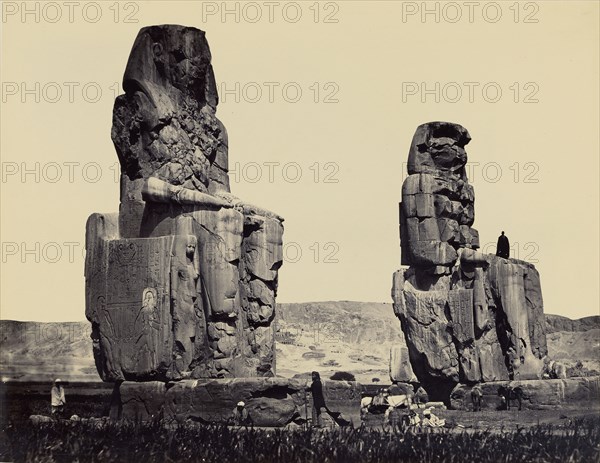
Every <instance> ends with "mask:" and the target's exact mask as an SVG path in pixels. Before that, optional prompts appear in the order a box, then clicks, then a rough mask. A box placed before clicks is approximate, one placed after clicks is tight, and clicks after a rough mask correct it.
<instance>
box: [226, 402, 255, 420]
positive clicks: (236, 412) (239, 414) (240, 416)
mask: <svg viewBox="0 0 600 463" xmlns="http://www.w3.org/2000/svg"><path fill="white" fill-rule="evenodd" d="M229 424H231V425H233V426H252V424H253V423H252V418H251V417H250V414H249V413H248V410H246V404H245V403H244V402H243V401H239V402H238V403H237V405H236V407H235V408H234V409H233V411H232V412H231V417H230V418H229Z"/></svg>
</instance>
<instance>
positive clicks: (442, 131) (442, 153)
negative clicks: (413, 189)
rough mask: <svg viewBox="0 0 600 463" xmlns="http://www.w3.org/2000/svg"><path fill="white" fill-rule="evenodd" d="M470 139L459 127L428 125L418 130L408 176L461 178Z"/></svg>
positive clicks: (409, 158) (415, 135) (411, 150)
mask: <svg viewBox="0 0 600 463" xmlns="http://www.w3.org/2000/svg"><path fill="white" fill-rule="evenodd" d="M470 141H471V136H470V135H469V132H467V129H465V128H464V127H463V126H462V125H459V124H454V123H451V122H428V123H426V124H422V125H420V126H419V127H417V130H416V132H415V134H414V136H413V139H412V143H411V146H410V152H409V154H408V173H409V174H420V173H428V174H433V175H441V176H448V177H451V176H458V177H462V174H463V172H464V166H465V164H466V163H467V153H466V151H465V149H464V148H465V145H466V144H467V143H469V142H470Z"/></svg>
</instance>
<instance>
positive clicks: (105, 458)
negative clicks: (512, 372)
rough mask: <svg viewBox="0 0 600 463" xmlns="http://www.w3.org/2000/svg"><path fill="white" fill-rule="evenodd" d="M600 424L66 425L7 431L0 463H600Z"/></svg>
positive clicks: (21, 426) (594, 421)
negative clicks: (393, 427)
mask: <svg viewBox="0 0 600 463" xmlns="http://www.w3.org/2000/svg"><path fill="white" fill-rule="evenodd" d="M599 445H600V420H599V419H598V418H595V419H590V418H588V419H578V420H574V421H572V422H570V423H569V424H568V425H567V426H563V427H561V428H555V427H552V426H547V425H540V426H534V427H529V428H523V429H520V430H516V431H514V430H513V431H509V432H503V431H480V430H461V431H456V430H448V429H441V430H436V431H429V432H426V431H408V432H406V433H400V432H397V431H396V432H394V431H390V432H383V431H382V430H381V429H378V428H367V427H360V428H355V429H352V428H337V429H332V430H311V429H307V430H305V429H296V430H289V429H270V430H265V429H244V428H237V429H236V428H228V427H225V426H202V425H199V424H194V423H185V424H178V425H165V424H163V423H160V422H153V423H126V422H120V423H117V422H109V421H83V422H82V421H79V422H77V421H68V420H66V421H59V422H50V423H39V424H36V425H33V424H31V423H21V424H15V425H8V426H7V427H6V428H5V430H4V432H3V433H2V440H1V443H0V460H1V461H16V462H72V461H79V462H87V461H90V462H144V463H152V462H167V461H168V462H172V461H203V462H237V461H243V462H286V463H287V462H290V463H291V462H396V461H400V462H403V461H405V462H423V463H427V462H457V463H459V462H460V463H463V462H513V461H514V462H517V461H518V462H561V463H562V462H597V461H598V460H599V458H600V448H599Z"/></svg>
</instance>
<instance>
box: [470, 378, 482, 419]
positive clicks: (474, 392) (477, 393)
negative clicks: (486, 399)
mask: <svg viewBox="0 0 600 463" xmlns="http://www.w3.org/2000/svg"><path fill="white" fill-rule="evenodd" d="M482 399H483V392H482V390H481V387H480V386H479V384H476V385H475V386H473V389H471V402H472V403H473V411H474V412H480V411H481V402H482Z"/></svg>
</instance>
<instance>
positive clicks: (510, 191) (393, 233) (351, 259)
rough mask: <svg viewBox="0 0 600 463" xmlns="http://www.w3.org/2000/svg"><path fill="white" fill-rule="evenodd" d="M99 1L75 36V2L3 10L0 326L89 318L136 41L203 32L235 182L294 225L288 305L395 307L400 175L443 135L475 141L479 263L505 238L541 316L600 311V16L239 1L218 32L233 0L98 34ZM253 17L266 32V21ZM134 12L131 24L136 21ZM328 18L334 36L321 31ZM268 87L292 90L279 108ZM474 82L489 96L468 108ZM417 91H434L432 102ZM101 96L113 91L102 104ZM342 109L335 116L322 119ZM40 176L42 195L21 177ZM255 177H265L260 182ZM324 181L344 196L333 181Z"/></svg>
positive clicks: (288, 231)
mask: <svg viewBox="0 0 600 463" xmlns="http://www.w3.org/2000/svg"><path fill="white" fill-rule="evenodd" d="M90 3H91V2H85V1H84V2H80V6H78V7H76V8H75V10H74V12H73V13H74V14H73V22H69V10H68V7H67V6H65V5H64V3H63V2H57V3H56V4H58V5H59V7H60V8H61V11H57V10H56V9H53V8H55V7H53V6H52V7H49V6H47V4H46V2H31V3H29V4H28V5H30V7H31V8H32V9H33V11H35V8H39V10H38V11H39V17H37V18H36V16H35V14H33V13H32V14H29V15H27V16H25V18H22V17H21V11H20V8H21V2H4V4H3V13H5V16H4V17H3V20H2V24H1V25H2V57H1V81H2V86H3V87H2V99H3V100H2V111H1V117H2V120H1V157H2V176H3V177H2V183H1V190H2V191H1V193H2V195H1V196H2V198H1V219H2V220H1V221H2V223H1V241H2V246H3V248H2V273H1V305H0V310H1V313H0V318H2V319H16V320H38V321H66V320H83V319H84V279H83V265H84V259H83V253H82V250H83V247H84V234H85V221H86V219H87V217H88V216H89V215H90V214H91V213H93V212H111V211H117V210H118V202H119V187H118V183H116V182H115V178H114V173H115V172H114V169H115V166H116V162H117V157H116V153H115V150H114V147H113V145H112V142H111V139H110V126H111V113H112V105H113V100H114V96H115V89H116V87H115V86H114V84H115V83H117V82H118V83H120V81H121V78H122V75H123V71H124V69H125V64H126V62H127V57H128V55H129V51H130V49H131V46H132V44H133V41H134V39H135V36H136V34H137V32H138V30H139V29H140V28H141V27H143V26H146V25H152V24H160V23H177V24H185V25H189V26H195V27H198V28H200V29H202V30H205V31H206V32H207V38H208V40H209V43H210V47H211V50H212V54H213V66H214V69H215V73H216V78H217V81H218V82H219V83H224V85H226V86H227V88H229V89H232V90H233V91H234V93H235V83H236V82H239V83H240V91H239V92H238V93H237V96H238V97H239V101H237V102H236V101H235V96H236V95H234V94H228V95H223V94H222V95H221V104H220V105H219V109H218V116H219V118H220V119H221V120H222V121H223V122H224V124H225V125H226V126H227V128H228V131H229V139H230V151H229V160H230V167H231V168H232V169H234V168H235V166H236V163H239V164H238V166H240V167H245V168H244V169H241V168H240V169H239V170H242V171H243V172H245V173H246V174H247V177H246V178H245V179H244V178H241V176H240V177H239V178H238V179H237V181H236V178H235V177H234V176H233V175H232V176H231V178H232V182H231V185H232V192H233V193H235V194H236V195H238V196H240V197H242V198H244V199H245V200H247V201H250V202H254V203H256V204H259V205H262V206H264V207H266V208H269V209H271V210H274V211H277V212H279V213H280V214H281V215H283V216H284V217H285V218H286V221H285V234H284V242H285V243H286V248H285V249H286V255H287V261H286V262H285V263H284V266H283V267H282V269H281V271H280V287H279V294H278V301H279V302H302V301H321V300H357V301H376V302H391V298H390V286H391V278H392V272H393V271H394V270H396V269H398V268H399V266H400V247H399V233H398V202H399V201H400V188H401V185H402V181H403V179H404V176H405V175H406V172H405V169H403V163H405V162H406V159H407V154H408V148H409V145H410V141H411V138H412V135H413V133H414V131H415V128H416V127H417V126H418V125H419V124H421V123H423V122H427V121H432V120H447V121H452V122H458V123H460V124H462V125H464V126H465V127H466V128H467V129H468V130H469V132H470V133H471V136H472V138H473V141H472V142H471V143H470V144H469V145H468V146H467V152H468V156H469V162H470V163H471V171H470V181H471V183H472V184H473V186H474V188H475V194H476V202H475V217H476V218H475V225H474V227H475V228H477V229H478V230H479V232H480V237H481V242H482V245H483V246H484V248H485V246H486V244H487V246H488V247H487V249H486V250H487V251H489V252H494V251H495V247H494V246H495V241H496V238H497V236H498V234H499V232H500V231H501V230H505V231H506V234H507V235H508V237H509V238H510V240H511V242H512V244H513V246H514V247H513V253H512V255H513V256H514V257H519V258H521V259H526V260H529V261H533V262H535V265H536V267H537V268H538V270H539V271H540V274H541V282H542V291H543V296H544V303H545V304H544V305H545V311H546V313H554V314H560V315H565V316H568V317H571V318H579V317H582V316H588V315H597V314H598V313H599V289H598V287H599V285H598V282H599V261H600V259H599V239H598V238H599V209H600V208H599V182H598V174H599V161H598V158H599V136H598V127H599V125H600V124H599V122H600V121H599V95H598V88H599V85H598V80H599V79H598V77H599V61H598V59H599V48H598V47H599V45H598V44H599V42H600V40H599V26H598V14H599V10H598V8H599V7H598V5H599V3H598V2H596V1H590V2H572V1H569V2H562V1H540V2H529V3H527V2H522V3H519V4H518V8H515V7H514V6H513V5H514V2H512V1H511V2H500V3H498V4H494V5H491V6H490V4H491V3H493V2H480V5H481V6H480V7H477V8H476V9H475V11H474V14H473V18H472V22H470V20H469V10H468V7H467V6H466V5H464V2H456V3H454V4H453V5H458V6H459V8H460V9H461V11H457V10H456V8H455V7H454V6H452V5H451V6H448V4H446V3H444V2H431V3H429V4H428V7H429V8H431V9H432V10H435V8H439V14H440V17H439V21H438V22H436V18H435V16H434V14H429V15H427V16H425V18H424V19H423V18H422V17H421V15H420V13H421V12H420V11H417V12H416V14H414V15H407V13H409V12H412V11H414V8H417V9H420V7H421V2H391V1H388V2H379V1H369V2H366V1H351V2H350V1H349V2H329V3H327V2H322V3H318V4H316V6H315V3H314V2H312V1H311V2H299V3H297V4H292V3H293V2H278V3H279V5H278V6H276V7H275V10H274V15H273V22H269V6H268V4H265V2H256V3H254V4H252V5H251V6H248V5H247V4H245V3H237V4H236V3H235V2H229V3H228V6H229V8H231V9H235V8H236V5H238V6H237V8H239V11H240V15H239V18H238V21H236V18H235V16H234V15H233V14H230V15H228V16H226V17H225V18H224V21H223V18H221V16H220V11H219V12H217V14H215V15H211V16H206V15H205V17H203V10H204V13H207V12H211V11H214V9H215V8H216V9H219V10H220V8H221V2H163V1H152V2H129V3H127V2H121V3H120V4H119V5H118V6H119V8H118V9H117V8H115V6H114V5H115V3H114V2H113V1H110V2H99V3H98V5H100V10H99V12H100V13H101V17H100V18H99V20H98V21H97V22H95V23H92V22H91V20H93V19H94V18H95V16H96V15H97V14H98V11H96V10H95V7H94V6H93V5H92V6H89V4H90ZM35 5H38V6H37V7H36V6H35ZM436 5H437V6H436ZM495 5H499V10H498V9H497V7H496V6H495ZM84 6H85V7H86V10H85V16H84V15H83V12H82V9H83V7H84ZM284 7H285V16H284V13H283V9H284ZM484 7H485V13H484V11H483V9H484ZM14 8H18V9H19V11H17V12H16V14H14V15H13V14H10V13H12V12H13V11H14ZM111 8H112V9H111ZM257 8H258V9H260V12H261V13H262V17H261V18H260V19H259V20H258V21H257V22H255V23H253V22H251V21H252V20H253V19H255V17H256V14H257V12H258V9H257ZM511 8H512V9H511ZM403 9H404V13H405V15H404V17H403ZM298 11H300V12H301V14H302V16H301V18H300V19H299V20H298V21H297V22H295V23H293V22H291V21H292V20H293V19H294V16H295V15H296V14H297V13H298ZM316 11H318V12H319V17H318V21H317V22H315V12H316ZM116 12H118V13H119V17H118V22H115V13H116ZM459 12H460V13H461V14H462V16H461V18H460V19H458V20H457V21H456V22H452V21H453V20H454V19H455V18H456V17H457V16H456V15H457V13H459ZM498 12H500V13H501V14H502V16H501V17H500V18H499V20H498V21H497V22H492V21H493V20H494V19H495V17H496V15H497V14H498ZM58 13H60V14H61V17H60V18H59V19H58V20H57V21H56V22H54V23H52V22H49V20H55V19H56V18H57V15H58ZM516 13H518V18H517V17H516V16H515V14H516ZM128 14H129V15H130V16H129V19H130V20H136V21H137V22H133V23H125V22H124V18H125V16H126V15H128ZM327 15H329V20H337V22H336V23H331V22H325V18H326V16H327ZM86 18H87V19H86ZM23 19H24V20H23ZM36 19H37V20H38V22H36ZM515 19H517V21H516V22H515ZM526 20H527V21H529V22H526ZM531 21H537V22H531ZM65 82H74V83H76V84H64V83H65ZM264 82H275V83H277V84H278V86H276V87H274V88H275V92H274V95H273V101H269V93H268V90H269V87H268V86H267V85H265V84H263V83H264ZM436 82H439V86H440V91H439V93H438V94H437V96H438V97H439V101H438V102H436V101H435V97H436V95H435V85H436ZM452 82H455V83H457V84H452ZM463 82H474V83H476V84H472V85H473V86H474V87H473V88H474V94H473V101H470V99H469V93H468V90H469V87H467V86H465V85H464V84H463ZM36 83H39V92H37V96H38V97H39V98H40V101H39V102H38V103H36V102H35V101H34V99H35V97H36V94H35V93H36V90H35V88H36V87H35V86H36ZM315 83H317V84H316V86H315ZM327 83H332V84H329V85H327ZM422 83H425V85H426V86H427V88H429V89H433V90H434V94H430V95H424V97H426V101H424V102H423V101H421V93H420V92H419V89H423V86H422V85H423V84H422ZM449 83H450V85H448V84H449ZM515 83H516V84H515ZM286 84H287V87H286V88H287V90H288V93H287V97H288V100H289V99H290V98H294V97H295V89H296V88H298V87H299V88H301V90H302V95H301V97H300V99H299V101H298V102H296V103H292V102H289V101H286V100H285V99H284V96H283V94H282V88H283V87H284V86H285V85H286ZM486 84H488V85H487V87H486V88H487V94H486V95H485V96H486V97H487V98H488V100H489V99H494V98H496V94H495V88H498V87H499V88H500V89H501V90H502V95H501V96H500V97H499V98H498V101H497V102H495V103H493V102H488V101H486V100H485V98H484V95H483V94H482V88H483V87H484V86H485V85H486ZM69 85H71V88H74V94H73V101H69ZM75 85H77V86H75ZM457 85H458V86H459V87H460V88H461V89H462V92H463V94H462V97H460V98H459V97H457V96H456V93H455V90H456V86H457ZM84 86H86V89H87V94H86V98H87V100H90V101H86V99H85V98H84V96H83V95H82V89H83V87H84ZM257 86H259V87H260V88H261V89H262V92H263V93H262V97H260V98H256V93H255V90H256V87H257ZM273 86H275V84H273ZM25 88H28V89H33V93H32V94H26V93H25V92H24V91H23V90H24V89H25ZM57 88H60V89H61V90H62V95H57V94H56V89H57ZM96 88H100V89H101V91H102V94H101V96H100V98H99V99H98V101H97V102H92V101H91V100H93V99H95V97H96V93H95V89H96ZM220 88H221V87H220ZM243 88H245V89H246V92H245V95H244V93H243V91H242V89H243ZM311 88H312V89H311ZM317 88H319V89H320V92H319V94H318V95H316V94H315V90H316V89H317ZM444 88H445V92H444V91H443V90H442V89H444ZM517 88H518V89H519V93H518V94H516V89H517ZM415 89H416V91H417V94H416V95H411V94H409V92H408V90H415ZM333 92H335V95H334V96H330V98H333V99H337V102H331V103H325V102H324V100H325V99H326V97H327V96H328V95H330V94H331V93H333ZM15 93H16V94H15ZM119 93H122V91H121V90H119ZM315 97H316V98H317V102H315ZM515 98H516V100H517V102H515ZM22 99H25V102H23V101H22ZM252 99H257V100H258V101H256V102H252V101H251V100H252ZM51 100H56V102H54V103H52V102H51ZM452 100H456V101H454V102H453V101H452ZM525 100H533V101H532V102H530V103H525V102H524V101H525ZM273 162H275V163H276V162H278V163H280V165H279V166H275V167H274V178H273V181H272V182H270V181H269V175H268V174H269V171H268V167H267V165H265V164H264V163H273ZM36 163H39V164H38V167H37V172H38V174H39V177H40V178H39V179H36V178H35V175H34V174H29V175H26V176H25V178H22V176H21V174H22V170H23V169H24V168H26V169H29V170H31V171H33V172H35V171H36ZM65 163H67V164H65ZM68 163H75V164H68ZM77 163H78V164H77ZM90 163H92V164H90ZM93 163H97V164H93ZM249 163H250V164H249ZM251 163H257V164H258V165H259V166H261V167H262V174H263V175H262V177H261V178H260V179H257V181H255V182H253V181H252V180H253V179H254V176H255V175H256V173H257V172H256V169H255V168H253V164H251ZM290 163H297V164H290ZM315 163H319V164H317V165H316V164H315ZM327 163H331V164H327ZM69 165H71V166H72V169H73V178H72V182H70V181H69V167H68V166H69ZM286 166H287V170H286V171H285V174H287V178H288V180H289V179H290V177H291V178H292V179H293V178H294V176H295V175H296V169H297V168H298V167H299V168H300V169H301V170H302V177H301V178H300V179H299V181H297V182H295V183H293V182H291V181H286V177H285V176H284V175H283V173H284V172H283V169H282V168H283V167H286ZM317 166H318V168H316V167H317ZM57 167H59V168H60V172H59V171H57V169H56V168H57ZM84 167H86V169H84ZM98 167H99V168H100V169H101V172H100V175H99V176H98V170H97V168H98ZM311 167H312V170H311ZM15 171H16V173H15ZM315 171H317V172H319V173H320V176H319V178H318V182H315V177H314V176H315ZM58 174H61V176H60V178H57V176H58ZM327 174H331V176H330V177H329V178H330V179H333V180H337V183H326V182H325V181H324V180H325V176H326V175H327ZM499 174H500V175H499ZM96 177H98V178H97V179H96ZM86 179H87V180H86ZM91 180H97V181H96V182H95V183H93V182H92V181H91ZM535 181H537V182H535ZM36 243H39V244H38V245H37V246H38V247H37V251H36ZM69 243H73V244H69ZM315 243H317V244H316V245H315ZM70 249H71V250H74V256H69V250H70ZM298 249H300V250H301V253H302V255H301V257H299V258H297V254H296V253H297V251H298ZM317 249H319V250H320V252H319V253H318V255H316V254H315V251H316V250H317ZM27 250H32V252H31V253H29V254H28V253H27ZM57 251H58V252H59V254H57ZM328 256H329V258H328ZM36 258H37V259H39V262H36ZM328 260H330V261H331V260H333V262H328Z"/></svg>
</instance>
